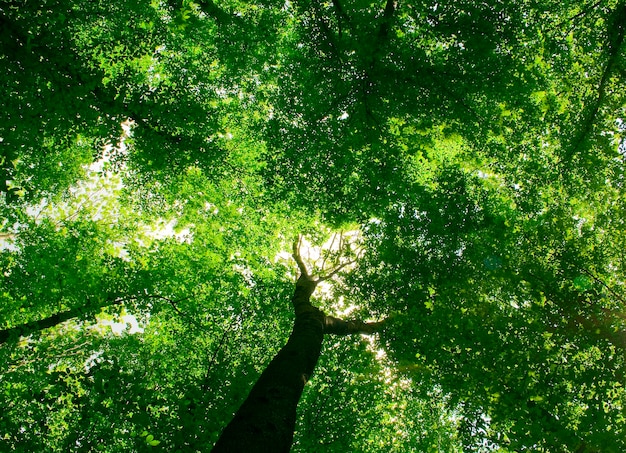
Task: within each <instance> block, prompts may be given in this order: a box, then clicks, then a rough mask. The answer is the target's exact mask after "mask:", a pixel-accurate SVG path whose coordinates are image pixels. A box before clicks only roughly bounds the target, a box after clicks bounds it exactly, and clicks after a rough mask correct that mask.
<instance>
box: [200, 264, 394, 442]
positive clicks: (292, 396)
mask: <svg viewBox="0 0 626 453" xmlns="http://www.w3.org/2000/svg"><path fill="white" fill-rule="evenodd" d="M294 255H295V254H294ZM294 257H295V258H296V261H297V262H298V265H299V266H300V269H301V271H302V274H301V275H300V277H299V278H298V280H297V282H296V288H295V292H294V295H293V298H292V303H293V307H294V310H295V314H296V319H295V322H294V326H293V330H292V332H291V335H290V336H289V339H288V341H287V344H286V345H285V346H284V347H283V348H282V349H281V350H280V351H278V353H277V354H276V356H275V357H274V358H273V359H272V361H271V362H270V363H269V365H268V366H267V368H265V370H264V371H263V373H262V374H261V376H260V377H259V379H258V381H257V382H256V384H255V385H254V387H252V390H251V391H250V394H249V395H248V397H247V398H246V400H245V401H244V402H243V404H242V405H241V407H240V408H239V410H238V411H237V413H236V414H235V416H234V418H233V419H232V421H231V422H230V423H229V424H228V425H227V426H226V428H225V429H224V431H223V432H222V435H221V436H220V438H219V440H218V441H217V443H216V444H215V447H214V448H213V450H212V451H213V452H214V453H219V452H228V453H233V452H258V453H263V452H268V453H269V452H288V451H289V450H290V449H291V444H292V442H293V433H294V429H295V425H296V407H297V405H298V401H299V400H300V396H301V395H302V391H303V389H304V385H305V384H306V382H307V381H308V380H309V378H310V377H311V375H312V373H313V369H314V368H315V365H316V363H317V360H318V358H319V356H320V352H321V349H322V340H323V338H324V333H329V334H337V335H347V334H352V333H373V332H375V331H376V330H378V329H379V328H380V327H382V325H383V323H382V322H378V323H364V322H361V321H344V320H341V319H338V318H333V317H331V316H326V315H324V313H322V312H321V311H320V310H319V309H318V308H316V307H314V306H312V305H311V302H310V297H311V294H313V291H314V290H315V287H316V286H317V284H318V283H319V282H320V281H321V280H323V279H318V280H313V279H312V278H311V277H310V276H309V275H308V274H307V273H306V271H305V268H304V266H303V264H302V262H301V260H300V261H299V260H298V258H299V257H296V256H294Z"/></svg>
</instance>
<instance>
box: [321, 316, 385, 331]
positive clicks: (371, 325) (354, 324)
mask: <svg viewBox="0 0 626 453" xmlns="http://www.w3.org/2000/svg"><path fill="white" fill-rule="evenodd" d="M387 319H388V318H386V319H383V320H382V321H377V322H364V321H361V320H359V319H350V320H348V321H346V320H343V319H340V318H335V317H334V316H325V317H324V333H325V334H326V333H328V334H332V335H353V334H365V335H372V334H373V333H376V332H379V331H381V330H382V329H383V327H385V324H386V322H387Z"/></svg>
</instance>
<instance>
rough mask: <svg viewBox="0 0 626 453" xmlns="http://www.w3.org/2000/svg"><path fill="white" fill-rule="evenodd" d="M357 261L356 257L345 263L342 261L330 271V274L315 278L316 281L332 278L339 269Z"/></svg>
mask: <svg viewBox="0 0 626 453" xmlns="http://www.w3.org/2000/svg"><path fill="white" fill-rule="evenodd" d="M357 261H358V258H355V259H353V260H350V261H347V262H345V263H343V264H342V265H341V266H339V267H337V268H336V269H335V270H334V271H332V272H331V273H330V274H328V275H324V276H322V277H320V278H318V279H317V282H318V283H319V282H323V281H326V280H328V279H331V278H333V277H334V276H335V275H337V274H338V273H339V272H340V271H341V270H343V269H344V268H345V267H346V266H350V265H351V264H354V263H356V262H357Z"/></svg>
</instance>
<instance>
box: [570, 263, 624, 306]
mask: <svg viewBox="0 0 626 453" xmlns="http://www.w3.org/2000/svg"><path fill="white" fill-rule="evenodd" d="M578 269H579V270H580V271H581V272H584V273H585V274H587V275H588V276H589V277H591V278H592V279H594V281H595V282H596V283H598V284H600V285H602V286H603V287H604V288H605V289H606V290H607V291H608V292H610V293H611V294H612V295H613V296H614V297H615V298H616V299H617V300H619V301H620V302H622V303H624V304H626V300H624V298H623V297H622V296H620V295H619V294H618V293H617V292H616V291H614V290H613V288H611V287H610V286H609V285H607V284H606V283H604V281H602V280H601V279H600V278H598V277H596V276H595V275H594V274H592V273H591V272H590V271H588V270H587V269H585V268H583V267H579V268H578Z"/></svg>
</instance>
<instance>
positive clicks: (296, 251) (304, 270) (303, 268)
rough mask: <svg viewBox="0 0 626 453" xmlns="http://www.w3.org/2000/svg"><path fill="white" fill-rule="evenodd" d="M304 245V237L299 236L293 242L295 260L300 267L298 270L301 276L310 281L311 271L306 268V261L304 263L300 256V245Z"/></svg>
mask: <svg viewBox="0 0 626 453" xmlns="http://www.w3.org/2000/svg"><path fill="white" fill-rule="evenodd" d="M301 244H302V236H301V235H298V238H297V239H296V240H295V241H293V253H292V256H293V259H294V260H295V261H296V264H297V265H298V269H300V275H301V276H304V277H305V278H307V279H310V278H311V277H310V275H309V271H308V270H307V268H306V265H305V264H304V261H302V256H301V255H300V245H301Z"/></svg>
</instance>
